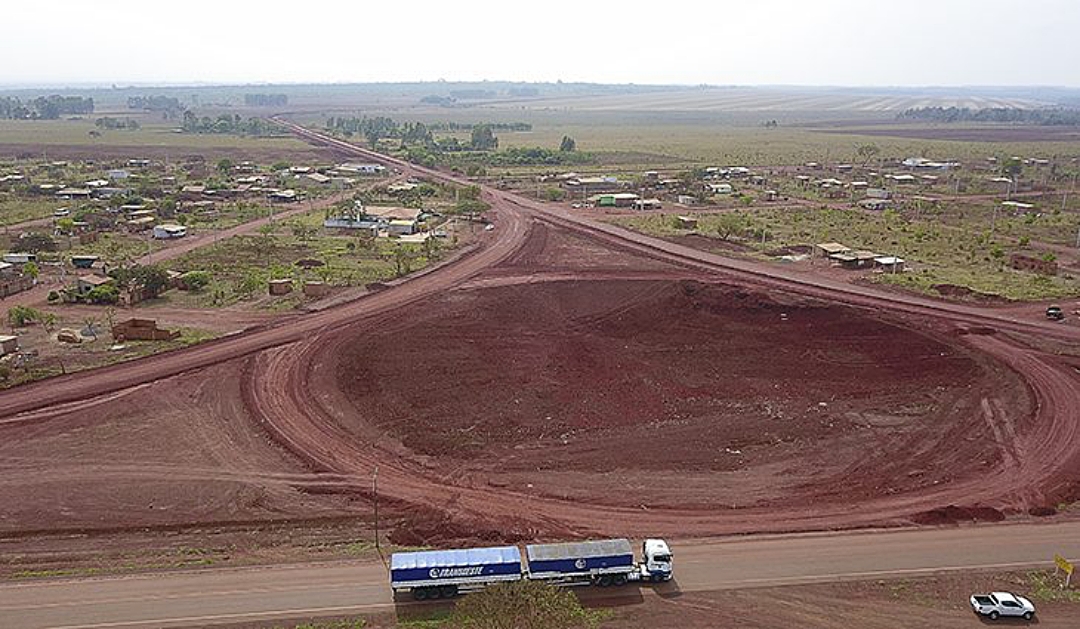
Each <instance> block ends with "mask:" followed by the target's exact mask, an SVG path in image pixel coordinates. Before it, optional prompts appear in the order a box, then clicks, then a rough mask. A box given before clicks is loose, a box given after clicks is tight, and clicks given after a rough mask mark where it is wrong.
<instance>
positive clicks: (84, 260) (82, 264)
mask: <svg viewBox="0 0 1080 629" xmlns="http://www.w3.org/2000/svg"><path fill="white" fill-rule="evenodd" d="M99 259H100V258H99V257H98V256H71V266H73V267H75V268H76V269H89V268H93V266H94V264H96V263H97V261H98V260H99Z"/></svg>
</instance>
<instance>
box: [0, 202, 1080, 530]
mask: <svg viewBox="0 0 1080 629" xmlns="http://www.w3.org/2000/svg"><path fill="white" fill-rule="evenodd" d="M496 203H497V206H498V207H499V209H498V210H497V211H496V219H497V220H496V229H495V230H494V231H493V232H485V233H488V234H489V236H488V238H489V239H490V241H489V242H488V243H487V244H486V245H484V246H481V247H479V248H478V249H477V251H476V252H475V253H472V254H470V255H468V256H464V257H463V258H462V259H461V260H459V261H456V262H455V263H453V264H451V265H448V266H447V267H445V268H444V269H441V270H438V271H435V272H432V273H430V274H426V275H422V276H420V277H417V278H414V279H412V280H410V281H408V282H404V283H402V284H401V285H400V286H396V287H394V288H393V289H390V290H383V291H378V292H376V293H373V294H372V295H369V296H368V297H365V298H364V299H362V300H360V301H358V302H355V303H350V304H345V305H343V306H342V307H340V308H337V309H331V310H327V311H323V312H320V313H312V314H309V315H305V316H303V317H296V318H292V319H289V320H288V321H282V322H279V323H276V324H272V325H267V326H265V327H264V328H262V329H260V330H256V331H253V332H251V333H250V334H246V335H239V336H237V337H235V338H228V339H222V340H220V341H218V342H216V343H211V344H207V345H206V346H202V347H196V348H192V349H191V350H188V351H184V352H177V353H175V354H174V355H163V356H159V357H156V358H154V359H151V360H146V361H136V363H133V364H130V365H117V366H114V367H110V368H108V369H103V370H98V371H96V372H88V373H85V374H81V375H76V376H71V377H67V378H61V379H57V381H55V382H52V383H40V384H39V385H36V386H33V387H26V388H22V389H20V390H15V391H9V392H5V393H3V394H0V503H2V504H4V505H5V509H4V510H3V511H2V512H0V537H25V536H30V535H35V534H38V533H42V532H44V533H46V534H54V533H56V532H61V531H67V532H70V531H78V532H80V533H81V532H95V531H106V530H108V531H115V530H118V529H119V530H130V529H133V528H143V529H172V528H184V527H189V528H190V527H200V526H210V525H218V524H222V523H237V522H240V523H259V522H268V521H274V522H279V523H280V522H285V523H288V522H297V523H299V522H302V521H311V520H320V519H323V520H332V519H335V518H339V519H340V518H351V519H359V520H364V521H366V520H367V519H368V518H369V517H370V515H371V501H372V498H373V492H372V478H373V476H374V473H375V471H376V470H378V479H379V480H378V482H379V500H380V505H381V508H382V511H381V513H383V514H385V517H386V518H387V523H389V524H390V526H391V529H392V530H391V535H390V538H391V540H392V541H396V542H399V543H405V544H419V543H426V544H442V543H450V542H451V541H459V542H461V543H466V542H468V541H495V540H502V541H511V540H517V539H525V538H566V537H573V536H584V535H631V536H643V535H664V536H670V537H693V536H703V535H714V534H727V533H751V532H781V531H795V530H827V529H836V528H852V527H862V526H876V525H893V524H900V523H906V524H910V523H913V522H916V523H918V522H922V523H939V522H942V521H948V520H950V519H957V518H975V519H984V520H985V519H999V518H1000V516H1001V515H1002V514H1010V513H1021V512H1027V511H1029V510H1031V509H1033V508H1034V509H1041V511H1040V513H1042V512H1045V510H1046V509H1047V508H1049V507H1050V506H1052V505H1055V504H1057V502H1058V501H1062V500H1073V499H1076V498H1077V497H1080V475H1078V474H1077V472H1076V470H1077V469H1080V393H1078V391H1080V388H1078V387H1077V376H1076V372H1075V370H1074V369H1073V366H1072V365H1071V364H1070V363H1069V362H1068V360H1070V359H1069V358H1068V357H1063V356H1059V355H1056V354H1054V353H1052V352H1049V351H1046V350H1045V349H1041V348H1040V349H1037V348H1036V347H1037V345H1025V344H1024V343H1023V342H1021V341H1019V340H1017V339H1016V338H1013V337H1012V336H1011V335H1009V334H1004V333H997V330H996V329H995V327H994V326H993V325H990V324H989V323H987V316H985V315H983V314H982V313H981V311H980V312H979V313H975V314H972V312H971V311H970V310H971V309H970V307H966V306H965V307H964V308H967V310H960V309H959V308H960V307H950V308H953V309H952V310H947V309H946V308H945V307H943V306H936V305H935V306H932V307H928V306H926V305H921V304H918V303H916V302H915V301H914V300H911V299H910V298H907V297H901V298H896V297H890V298H888V299H889V300H891V301H889V300H887V299H886V298H883V297H878V296H875V295H872V294H869V293H867V294H861V293H860V294H854V293H849V294H847V295H846V296H845V297H844V300H846V301H847V302H848V304H849V305H843V304H842V303H840V302H841V301H844V300H841V299H831V298H828V297H829V296H835V292H834V290H835V289H833V288H832V287H830V286H827V285H824V284H819V285H814V284H811V283H809V282H805V281H802V282H791V281H789V282H788V285H790V286H791V287H792V290H782V289H781V288H778V285H779V284H781V278H779V277H778V276H774V277H771V279H769V280H754V279H747V277H746V276H747V275H748V273H742V275H740V274H739V273H736V272H731V271H730V269H728V270H725V268H723V267H722V265H721V264H714V265H712V266H710V265H709V263H707V262H703V261H702V260H700V259H698V258H691V257H689V256H686V255H681V257H680V256H678V255H676V254H670V255H666V254H662V252H660V253H654V254H649V253H648V251H643V250H644V249H646V248H647V247H646V243H643V242H630V241H626V240H624V241H621V242H617V241H616V240H615V239H614V238H613V237H611V236H610V234H607V233H603V234H602V233H599V231H600V230H594V232H592V233H589V232H588V231H586V230H582V229H576V228H574V227H573V226H567V225H565V224H564V223H560V222H559V221H558V220H555V218H553V217H548V218H547V219H544V220H536V218H535V217H534V216H533V215H532V214H531V213H530V211H526V210H522V209H511V203H510V202H509V201H504V200H500V199H496ZM513 205H517V206H519V207H525V206H522V205H521V204H520V203H516V202H514V203H513ZM648 246H649V247H653V248H654V250H655V249H656V248H657V247H659V246H660V245H648ZM663 246H668V245H663ZM701 255H705V254H701ZM785 281H786V280H785ZM770 282H771V283H770ZM845 290H851V291H867V290H868V289H864V288H859V287H855V288H850V289H845ZM883 304H888V305H889V306H890V307H888V308H885V307H884V306H883ZM995 321H997V323H995V325H1000V326H1001V327H1003V328H1006V327H1007V326H1008V324H1009V323H1008V321H1006V320H1003V319H1001V320H995ZM991 323H993V322H991ZM1047 342H1049V341H1047ZM958 514H959V515H958Z"/></svg>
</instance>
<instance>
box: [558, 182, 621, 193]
mask: <svg viewBox="0 0 1080 629" xmlns="http://www.w3.org/2000/svg"><path fill="white" fill-rule="evenodd" d="M563 187H564V188H566V189H567V190H569V191H570V192H571V194H575V195H577V194H580V195H582V196H586V195H590V194H596V193H598V192H614V191H616V190H619V189H621V188H622V184H621V183H620V182H619V180H618V178H616V177H578V178H576V179H567V180H566V181H564V182H563Z"/></svg>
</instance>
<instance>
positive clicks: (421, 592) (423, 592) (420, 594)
mask: <svg viewBox="0 0 1080 629" xmlns="http://www.w3.org/2000/svg"><path fill="white" fill-rule="evenodd" d="M412 597H413V598H414V599H416V600H418V601H422V600H424V599H425V598H427V588H416V589H415V590H413V591H412Z"/></svg>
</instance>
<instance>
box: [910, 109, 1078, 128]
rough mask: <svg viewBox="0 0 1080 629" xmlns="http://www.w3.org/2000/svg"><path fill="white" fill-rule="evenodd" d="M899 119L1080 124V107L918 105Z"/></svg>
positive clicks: (1054, 124)
mask: <svg viewBox="0 0 1080 629" xmlns="http://www.w3.org/2000/svg"><path fill="white" fill-rule="evenodd" d="M897 119H899V120H920V121H929V122H1000V123H1013V124H1030V125H1052V126H1058V125H1080V109H1013V108H1008V107H994V108H987V109H970V108H967V107H916V108H913V109H907V110H905V111H903V112H901V113H900V114H899V115H898V116H897Z"/></svg>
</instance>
